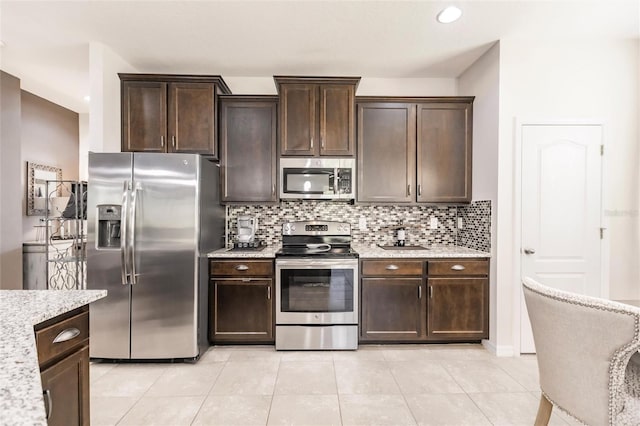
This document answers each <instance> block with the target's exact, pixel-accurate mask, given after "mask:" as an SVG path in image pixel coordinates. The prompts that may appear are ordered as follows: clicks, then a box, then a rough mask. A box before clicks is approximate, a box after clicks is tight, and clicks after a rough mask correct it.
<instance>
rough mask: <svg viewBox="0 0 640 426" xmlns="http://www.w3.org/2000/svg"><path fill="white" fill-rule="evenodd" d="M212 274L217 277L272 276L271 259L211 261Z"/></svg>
mask: <svg viewBox="0 0 640 426" xmlns="http://www.w3.org/2000/svg"><path fill="white" fill-rule="evenodd" d="M209 271H210V273H211V276H216V277H271V276H272V275H273V261H271V260H249V261H246V260H216V261H213V260H212V261H211V268H210V270H209Z"/></svg>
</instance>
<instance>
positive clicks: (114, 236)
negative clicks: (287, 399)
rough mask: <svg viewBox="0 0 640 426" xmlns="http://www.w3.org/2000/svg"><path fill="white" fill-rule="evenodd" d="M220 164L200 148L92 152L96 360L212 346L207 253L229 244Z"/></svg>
mask: <svg viewBox="0 0 640 426" xmlns="http://www.w3.org/2000/svg"><path fill="white" fill-rule="evenodd" d="M218 188H219V168H218V167H217V165H216V164H214V163H212V162H210V161H208V160H207V159H205V158H203V157H201V156H199V155H196V154H155V153H90V154H89V185H88V197H87V288H89V289H106V290H108V294H107V297H106V298H104V299H102V300H99V301H97V302H95V303H92V304H91V313H90V321H89V323H90V333H91V345H90V356H91V357H92V358H108V359H177V358H185V359H187V358H197V357H198V356H199V354H200V353H202V350H203V349H204V347H205V346H206V345H207V282H208V271H207V258H206V255H207V253H208V252H209V251H211V250H213V249H216V248H220V247H222V244H223V237H224V220H225V212H224V208H223V207H222V206H221V205H220V202H219V197H218Z"/></svg>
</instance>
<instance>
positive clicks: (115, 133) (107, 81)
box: [80, 42, 136, 173]
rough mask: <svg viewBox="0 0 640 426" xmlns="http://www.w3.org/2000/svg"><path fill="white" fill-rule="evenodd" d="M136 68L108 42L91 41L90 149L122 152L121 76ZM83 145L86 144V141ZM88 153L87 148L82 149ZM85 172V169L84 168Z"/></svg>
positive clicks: (88, 148)
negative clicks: (85, 149)
mask: <svg viewBox="0 0 640 426" xmlns="http://www.w3.org/2000/svg"><path fill="white" fill-rule="evenodd" d="M121 72H122V73H129V72H136V69H135V68H133V67H132V66H131V65H130V64H129V63H127V62H126V61H125V60H124V59H122V58H121V57H120V56H118V55H117V54H116V53H115V52H113V50H111V49H110V48H108V47H107V46H105V45H103V44H101V43H98V42H91V43H89V80H90V97H91V100H90V101H89V144H88V146H87V151H95V152H120V138H121V135H120V79H119V78H118V73H121ZM83 145H84V144H83ZM80 155H81V157H86V156H87V152H82V153H81V154H80ZM83 173H84V172H83Z"/></svg>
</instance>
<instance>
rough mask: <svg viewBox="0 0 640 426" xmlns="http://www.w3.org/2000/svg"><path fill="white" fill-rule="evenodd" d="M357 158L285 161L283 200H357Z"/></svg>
mask: <svg viewBox="0 0 640 426" xmlns="http://www.w3.org/2000/svg"><path fill="white" fill-rule="evenodd" d="M355 166H356V161H355V159H353V158H316V157H314V158H281V159H280V199H295V198H304V199H310V200H314V199H315V200H353V199H354V198H355V187H356V185H355V182H356V173H355V172H356V167H355Z"/></svg>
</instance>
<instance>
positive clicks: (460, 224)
mask: <svg viewBox="0 0 640 426" xmlns="http://www.w3.org/2000/svg"><path fill="white" fill-rule="evenodd" d="M458 229H462V218H461V217H459V218H458Z"/></svg>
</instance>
